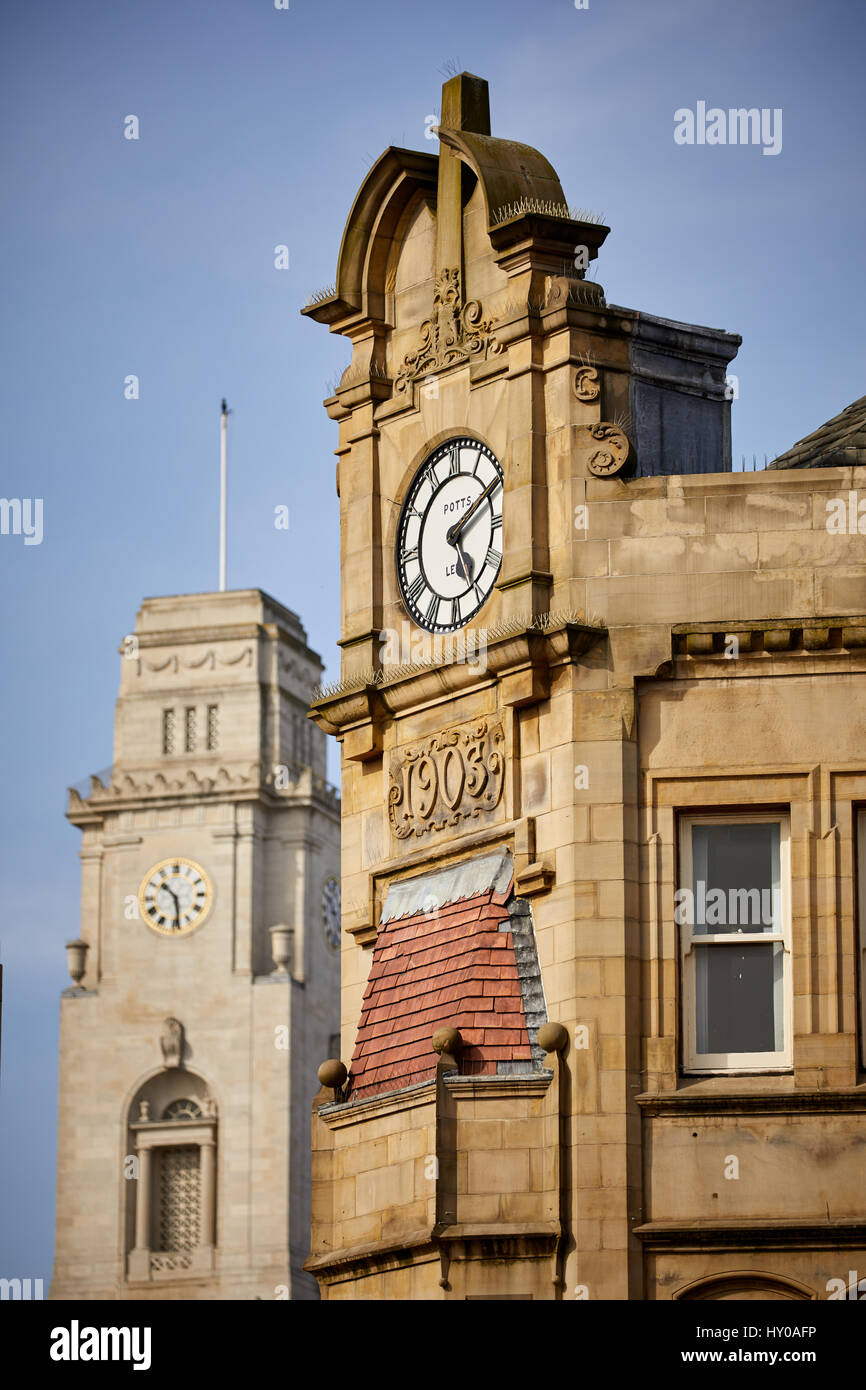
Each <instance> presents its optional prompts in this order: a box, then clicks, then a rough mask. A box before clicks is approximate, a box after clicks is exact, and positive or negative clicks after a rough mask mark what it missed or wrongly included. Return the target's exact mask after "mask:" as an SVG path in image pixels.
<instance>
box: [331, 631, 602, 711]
mask: <svg viewBox="0 0 866 1390" xmlns="http://www.w3.org/2000/svg"><path fill="white" fill-rule="evenodd" d="M550 616H552V617H553V622H551V623H544V622H543V619H544V618H547V617H548V615H542V618H539V619H537V620H536V622H537V623H538V626H535V625H533V624H532V623H531V622H524V623H520V624H517V623H515V624H514V625H513V629H512V630H508V629H506V630H505V631H502V630H499V631H497V630H496V629H493V630H492V631H491V632H490V633H489V634H488V635H487V638H486V648H485V650H484V652H483V654H482V653H481V651H480V650H479V651H478V654H477V656H476V657H475V658H473V659H472V660H467V661H451V662H447V661H442V662H440V663H438V664H434V663H430V664H429V665H425V664H421V663H418V664H417V665H415V666H405V667H395V668H389V667H383V668H382V669H381V670H379V671H376V672H368V673H366V674H365V675H363V676H360V677H357V678H355V679H354V680H353V679H351V678H350V679H349V680H347V681H345V682H342V683H340V684H339V685H337V686H334V687H331V688H329V689H327V690H326V691H325V692H324V693H323V694H322V695H321V696H320V697H319V698H318V699H316V700H313V702H312V705H311V707H310V718H312V719H314V720H315V722H316V723H317V724H318V725H319V727H320V728H321V729H324V730H325V732H326V733H329V734H336V733H340V732H342V731H344V730H345V729H347V728H350V727H352V726H357V725H363V724H365V723H368V722H381V721H383V720H384V719H386V718H389V717H396V716H399V715H400V714H403V713H404V712H405V711H406V710H413V709H417V708H418V706H419V705H422V704H427V703H430V702H431V701H433V700H436V699H441V698H442V697H443V696H448V695H455V694H460V693H462V692H463V691H465V690H469V689H476V688H478V687H479V685H483V684H486V683H489V682H490V681H496V682H498V683H500V684H501V683H503V682H505V681H506V680H507V679H508V680H511V683H512V686H513V687H514V689H515V691H516V693H515V694H514V696H513V698H508V697H506V699H505V700H504V702H503V703H506V704H515V705H517V704H530V703H534V702H536V701H537V700H540V699H543V698H545V696H546V693H547V679H546V678H547V673H548V671H549V669H550V668H551V667H553V666H560V665H564V664H567V663H571V662H576V661H578V660H579V659H580V657H581V656H583V655H584V653H585V652H587V651H588V650H589V649H590V647H592V646H593V645H594V644H595V643H596V642H597V641H599V639H600V638H602V637H603V636H605V635H606V630H605V629H604V628H602V627H596V626H590V625H589V624H586V623H583V622H581V621H577V620H575V621H570V620H568V619H566V620H565V621H563V620H557V619H556V615H550ZM392 669H393V672H394V674H391V670H392ZM534 672H537V673H539V674H540V676H541V680H540V681H534V680H532V679H531V677H532V673H534ZM522 675H523V676H526V678H527V679H526V680H524V681H522V682H518V683H517V684H515V682H514V681H513V680H512V679H511V678H513V677H519V676H522Z"/></svg>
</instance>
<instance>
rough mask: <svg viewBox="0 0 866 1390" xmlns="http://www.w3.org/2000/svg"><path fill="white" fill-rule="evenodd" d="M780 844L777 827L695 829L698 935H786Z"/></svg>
mask: <svg viewBox="0 0 866 1390" xmlns="http://www.w3.org/2000/svg"><path fill="white" fill-rule="evenodd" d="M780 841H781V828H780V826H779V823H778V821H775V822H755V821H752V822H748V821H740V822H739V824H734V823H731V822H727V823H721V824H719V825H693V826H692V893H693V904H694V907H693V910H694V931H695V934H696V935H701V934H704V935H705V934H707V933H716V934H721V933H724V932H738V931H739V932H761V931H767V932H777V931H781V878H780Z"/></svg>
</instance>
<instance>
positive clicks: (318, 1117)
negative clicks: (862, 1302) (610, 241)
mask: <svg viewBox="0 0 866 1390" xmlns="http://www.w3.org/2000/svg"><path fill="white" fill-rule="evenodd" d="M436 133H437V135H438V140H439V147H438V155H437V154H434V153H429V152H425V153H420V152H416V151H412V150H406V149H397V148H390V149H388V150H386V151H385V153H384V154H383V155H382V156H381V158H380V159H379V161H378V162H377V163H376V164H375V165H374V166H373V168H372V169H371V171H370V173H369V175H368V176H367V178H366V180H365V182H364V184H363V185H362V187H361V189H360V191H359V192H358V194H357V197H356V198H355V201H354V204H353V206H352V210H351V213H350V215H349V220H348V223H347V225H346V228H345V232H344V234H343V239H342V245H341V248H340V253H339V260H338V265H337V274H336V282H335V285H334V287H333V290H332V291H331V292H329V293H325V294H322V295H319V296H317V297H316V298H315V299H314V300H313V301H312V302H311V303H310V304H309V305H308V306H307V307H306V309H305V310H304V312H305V313H306V314H307V316H308V317H310V318H312V319H314V320H316V321H317V322H318V323H320V324H323V325H326V326H327V327H328V328H329V329H330V331H331V332H333V333H339V334H341V335H343V336H344V337H345V338H347V339H348V340H349V342H350V343H351V346H352V360H351V363H350V365H349V366H348V368H347V369H346V371H345V372H344V374H343V377H342V380H341V382H340V385H339V388H338V389H337V391H336V393H335V395H334V396H333V397H332V398H331V399H329V400H328V401H326V403H325V404H326V408H327V411H328V414H329V415H330V417H331V418H332V419H333V420H334V421H335V422H336V424H337V425H338V427H339V444H338V449H337V456H338V465H337V490H338V493H339V497H340V507H341V539H342V635H341V641H340V645H341V648H342V681H341V683H340V684H339V686H337V687H335V688H334V689H333V690H332V691H330V692H329V693H328V694H327V696H326V697H325V698H322V699H320V700H318V701H317V702H316V703H315V705H314V707H313V716H314V717H315V719H316V722H317V723H318V724H319V727H320V728H322V729H324V730H325V731H326V732H328V733H330V734H332V735H335V736H336V737H337V738H338V739H339V740H340V742H341V745H342V781H343V795H342V817H343V833H342V880H343V929H344V938H343V948H342V949H343V963H342V1050H341V1059H339V1060H338V1059H336V1058H332V1059H331V1060H330V1061H329V1062H328V1063H327V1065H326V1066H324V1067H323V1068H322V1069H321V1071H320V1080H321V1081H322V1083H323V1090H322V1092H321V1094H320V1096H319V1097H318V1100H317V1102H316V1113H315V1118H314V1123H313V1145H314V1157H313V1161H314V1190H313V1232H312V1252H311V1256H310V1260H309V1262H308V1268H309V1269H310V1270H311V1271H312V1272H313V1273H315V1275H316V1276H317V1278H318V1279H319V1282H320V1285H321V1287H322V1290H323V1295H324V1296H326V1297H328V1298H341V1299H352V1298H362V1299H369V1298H374V1299H379V1298H385V1299H391V1298H398V1299H404V1298H421V1299H447V1298H460V1299H462V1298H498V1297H507V1298H563V1297H566V1296H567V1297H575V1296H580V1295H575V1293H574V1289H575V1288H578V1287H580V1288H584V1289H589V1290H591V1291H592V1292H591V1296H592V1297H603V1298H622V1297H628V1296H629V1292H630V1290H634V1289H635V1288H638V1287H639V1286H640V1278H641V1275H640V1252H639V1248H638V1246H637V1243H636V1242H635V1241H634V1239H633V1237H632V1229H633V1226H634V1224H635V1222H636V1221H637V1220H638V1219H639V1204H640V1191H641V1175H640V1167H639V1160H638V1159H637V1157H636V1156H637V1154H638V1147H637V1146H638V1144H639V1126H640V1119H639V1114H638V1112H637V1109H636V1108H635V1107H634V1105H633V1098H634V1096H635V1094H636V1092H637V1091H638V1090H639V1089H640V1086H641V1076H640V1070H639V1064H640V1036H639V1033H640V1024H639V1015H638V1014H637V1013H636V1008H637V1005H636V1002H635V1001H636V994H635V991H636V987H637V983H638V976H637V973H636V972H637V970H638V966H637V954H638V935H637V933H638V904H637V881H638V877H639V870H638V824H637V806H636V802H635V788H636V778H637V762H636V754H637V746H636V741H635V692H636V684H635V681H636V675H640V674H644V673H646V672H647V671H650V672H652V671H654V670H656V668H657V667H659V666H660V665H661V664H662V663H663V662H664V660H665V659H669V658H670V655H671V645H670V644H671V638H670V631H669V630H668V629H667V628H665V626H664V620H663V619H657V620H656V626H655V627H653V626H651V625H641V626H639V627H638V628H634V627H633V626H632V624H633V623H634V622H635V619H634V618H633V617H632V615H631V609H630V604H631V603H632V600H633V597H634V594H635V593H636V592H637V591H639V590H640V589H641V588H642V587H643V588H644V590H646V584H645V581H644V580H643V579H641V580H636V579H635V577H634V575H632V574H629V573H628V572H627V571H626V572H625V574H624V577H623V578H622V579H617V578H616V577H615V571H612V570H611V568H610V559H609V557H610V553H611V546H614V549H616V547H617V542H616V541H611V537H620V536H623V535H630V534H632V532H633V531H634V529H635V528H636V527H638V526H639V522H635V521H634V520H631V512H630V507H631V497H630V493H629V487H634V486H635V485H636V486H637V488H638V490H639V491H640V488H641V487H642V486H644V485H649V486H650V488H656V489H657V488H658V486H659V482H660V480H661V481H662V485H663V486H664V481H663V478H662V475H665V474H672V473H676V474H680V475H681V474H690V475H698V476H699V475H703V474H707V473H711V472H715V471H721V470H727V469H729V468H730V442H729V404H728V400H727V398H726V389H725V388H726V380H725V378H726V369H727V365H728V363H729V361H730V359H731V358H732V357H733V355H734V353H735V352H736V348H737V345H738V343H739V339H738V338H736V337H735V336H732V335H730V334H726V333H723V332H720V331H716V330H712V329H705V328H699V327H695V326H691V325H686V324H678V323H673V322H671V321H669V320H666V319H661V318H656V317H654V316H652V315H646V314H641V313H637V312H635V311H633V310H629V309H624V308H620V307H616V306H613V305H609V304H608V303H607V301H606V299H605V296H604V291H603V290H602V287H601V286H600V285H599V284H598V283H597V281H595V280H593V279H591V278H587V273H586V272H587V269H588V267H590V266H591V263H592V262H593V261H594V260H595V259H596V257H597V255H598V251H599V248H600V247H601V245H602V243H603V242H604V240H605V238H606V237H607V235H608V231H609V229H608V228H607V227H606V226H604V225H602V224H601V221H600V219H598V218H596V217H594V216H593V215H592V214H590V213H585V212H580V213H575V212H572V211H570V210H569V208H568V206H567V204H566V200H565V195H564V193H563V190H562V188H561V186H560V183H559V179H558V177H557V174H556V171H555V170H554V169H553V167H552V166H551V165H550V163H549V162H548V161H547V159H545V158H544V156H543V155H541V154H540V153H539V152H538V151H537V150H535V149H532V148H531V147H529V146H527V145H523V144H520V143H516V142H514V141H511V140H504V139H500V138H497V137H494V136H493V135H491V127H490V112H489V103H488V92H487V84H486V83H485V82H484V81H482V80H481V79H479V78H477V77H473V76H471V75H469V74H466V73H464V74H461V75H460V76H457V77H454V78H453V79H451V80H450V81H448V82H446V84H445V86H444V88H443V90H442V107H441V123H440V125H439V127H438V128H437V131H436ZM647 505H648V506H649V508H650V510H651V508H652V505H653V503H652V501H650V502H649V503H648V504H647ZM659 505H661V504H659ZM621 544H622V546H623V547H624V546H625V545H626V543H625V542H622V543H621ZM666 554H667V552H666V551H665V550H664V549H663V550H662V552H661V555H666ZM662 563H663V561H662V558H661V556H657V558H656V561H655V569H656V570H659V567H660V566H661V565H662ZM650 568H651V569H652V568H653V566H650ZM692 592H694V585H692ZM670 610H671V595H670V593H669V594H668V596H667V599H666V600H665V601H664V605H663V606H661V607H660V608H659V612H663V613H664V614H666V615H667V614H669V613H670ZM635 611H637V610H635ZM659 621H661V626H660V627H659V626H658V622H659ZM647 623H648V619H647V618H646V617H645V616H642V617H641V624H647ZM657 1007H659V1008H660V1007H661V1006H660V1005H658V1006H657ZM578 1139H579V1141H580V1142H579V1143H578ZM600 1158H601V1162H602V1166H603V1169H604V1177H603V1180H602V1178H601V1177H600V1176H599V1160H600ZM601 1186H603V1187H604V1192H603V1197H602V1198H601V1199H600V1198H599V1197H598V1195H597V1189H598V1188H600V1187H601ZM566 1290H568V1291H569V1292H568V1293H566Z"/></svg>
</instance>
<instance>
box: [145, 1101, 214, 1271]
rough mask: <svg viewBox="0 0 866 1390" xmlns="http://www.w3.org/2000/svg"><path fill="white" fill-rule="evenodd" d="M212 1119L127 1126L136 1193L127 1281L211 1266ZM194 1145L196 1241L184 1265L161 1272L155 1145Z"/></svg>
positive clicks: (212, 1262)
mask: <svg viewBox="0 0 866 1390" xmlns="http://www.w3.org/2000/svg"><path fill="white" fill-rule="evenodd" d="M216 1127H217V1121H216V1117H215V1116H213V1117H211V1116H206V1117H203V1118H202V1119H200V1120H137V1121H133V1122H131V1123H130V1125H129V1129H130V1131H131V1132H132V1134H133V1136H134V1138H135V1156H136V1158H137V1159H138V1180H137V1185H136V1194H135V1239H134V1245H133V1248H132V1249H131V1250H130V1251H129V1253H128V1264H127V1282H128V1283H142V1282H144V1283H148V1282H150V1281H153V1282H159V1281H163V1282H170V1281H173V1280H176V1279H190V1278H199V1279H200V1278H201V1276H202V1275H203V1274H210V1273H211V1272H212V1271H213V1267H214V1251H215V1239H216V1237H215V1230H216V1200H215V1199H216ZM178 1145H195V1146H197V1147H198V1149H199V1173H200V1183H201V1227H200V1230H199V1244H198V1246H197V1247H196V1249H195V1250H194V1251H193V1255H192V1260H191V1263H190V1265H189V1268H187V1269H173V1270H159V1269H154V1268H153V1267H152V1265H153V1261H152V1259H151V1257H152V1255H156V1254H157V1253H158V1252H157V1251H154V1250H152V1249H151V1246H150V1241H151V1238H152V1230H153V1220H154V1212H153V1161H152V1155H153V1151H154V1150H155V1149H160V1148H176V1147H177V1146H178Z"/></svg>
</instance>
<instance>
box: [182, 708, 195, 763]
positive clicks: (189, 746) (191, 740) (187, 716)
mask: <svg viewBox="0 0 866 1390" xmlns="http://www.w3.org/2000/svg"><path fill="white" fill-rule="evenodd" d="M183 731H184V733H183V736H184V748H185V749H186V751H187V753H194V752H195V708H194V707H193V706H191V707H190V708H189V709H188V710H186V711H185V713H184V721H183Z"/></svg>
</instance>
